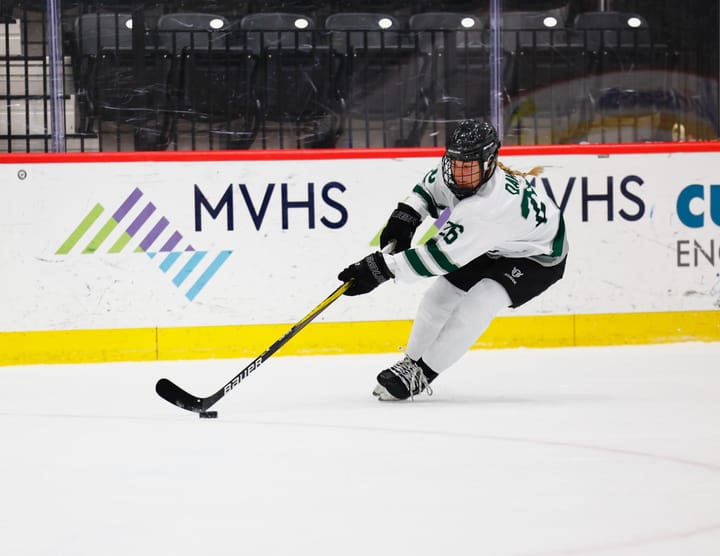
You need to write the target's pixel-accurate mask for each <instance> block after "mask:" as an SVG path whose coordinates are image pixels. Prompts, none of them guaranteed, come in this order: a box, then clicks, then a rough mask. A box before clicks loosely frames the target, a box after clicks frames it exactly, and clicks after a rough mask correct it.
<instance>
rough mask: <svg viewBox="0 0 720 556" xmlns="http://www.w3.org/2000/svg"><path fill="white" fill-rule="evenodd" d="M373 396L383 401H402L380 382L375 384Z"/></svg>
mask: <svg viewBox="0 0 720 556" xmlns="http://www.w3.org/2000/svg"><path fill="white" fill-rule="evenodd" d="M373 396H375V397H376V398H377V399H378V400H380V401H381V402H397V401H400V399H399V398H396V397H395V396H393V395H392V394H391V393H390V392H388V391H387V390H386V389H385V387H384V386H381V385H380V384H378V385H377V386H375V389H374V390H373Z"/></svg>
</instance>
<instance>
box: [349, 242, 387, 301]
mask: <svg viewBox="0 0 720 556" xmlns="http://www.w3.org/2000/svg"><path fill="white" fill-rule="evenodd" d="M390 278H395V276H393V273H392V272H390V269H389V268H388V267H387V265H386V264H385V259H383V256H382V253H380V252H379V251H376V252H375V253H371V254H370V255H368V256H367V257H365V258H364V259H362V260H360V261H358V262H356V263H355V264H351V265H350V266H349V267H347V268H346V269H345V270H343V271H342V272H341V273H340V274H338V280H342V281H343V282H349V281H350V280H352V281H353V284H352V286H350V289H348V291H346V292H345V295H362V294H364V293H368V292H371V291H372V290H374V289H375V288H377V287H378V286H379V285H380V284H382V283H383V282H385V281H387V280H389V279H390Z"/></svg>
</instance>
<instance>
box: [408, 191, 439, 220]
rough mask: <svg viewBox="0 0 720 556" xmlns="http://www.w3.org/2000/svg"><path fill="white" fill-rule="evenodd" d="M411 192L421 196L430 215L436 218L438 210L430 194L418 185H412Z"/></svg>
mask: <svg viewBox="0 0 720 556" xmlns="http://www.w3.org/2000/svg"><path fill="white" fill-rule="evenodd" d="M413 193H417V194H418V195H420V197H422V199H423V201H425V204H426V205H427V209H428V212H429V213H430V216H432V217H433V218H437V217H438V214H439V211H438V206H437V204H436V203H435V200H434V199H433V198H432V197H431V196H430V194H429V193H428V192H427V191H425V189H423V188H422V186H420V185H416V186H415V187H413Z"/></svg>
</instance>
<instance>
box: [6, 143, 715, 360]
mask: <svg viewBox="0 0 720 556" xmlns="http://www.w3.org/2000/svg"><path fill="white" fill-rule="evenodd" d="M441 154H442V151H439V150H431V149H412V150H409V149H408V150H362V149H361V150H336V151H258V152H226V153H225V152H217V151H215V152H209V153H101V154H65V155H4V156H2V157H1V158H0V176H2V183H3V185H4V188H3V191H4V193H5V198H4V202H3V203H2V206H1V207H0V230H1V231H2V236H3V242H2V247H0V262H1V263H2V276H3V278H2V283H3V286H4V287H3V288H2V289H1V290H0V292H1V293H0V296H2V299H1V300H0V302H1V306H2V311H1V312H0V353H2V355H0V364H15V363H37V362H60V361H64V362H70V361H72V362H77V361H117V360H153V359H180V358H215V357H218V358H220V357H250V356H254V355H257V354H258V353H260V352H262V351H263V350H264V349H265V348H266V347H268V345H270V344H271V343H272V342H273V341H275V340H276V339H277V338H278V337H279V336H281V335H282V334H283V333H284V332H285V331H286V330H287V329H288V328H289V327H290V326H291V325H292V324H293V323H294V322H296V321H298V320H300V319H301V318H302V317H303V316H304V315H305V314H306V313H308V312H309V311H310V310H311V309H312V308H313V307H314V306H315V305H317V304H318V303H319V302H320V301H322V299H324V297H325V296H327V295H328V294H330V293H331V292H332V291H333V290H334V289H335V287H337V285H338V282H337V280H336V275H337V273H338V271H339V270H341V269H342V268H343V267H344V266H346V265H347V264H349V263H351V262H354V261H355V260H357V259H359V258H361V257H363V256H364V255H365V254H367V253H368V252H370V251H372V250H374V249H376V243H377V235H378V232H379V231H380V230H381V228H382V226H383V225H384V222H385V220H386V218H387V216H388V215H389V214H390V212H391V211H392V209H393V208H394V206H395V204H396V203H397V201H399V200H402V198H403V197H404V196H405V195H407V194H408V193H409V191H410V190H411V189H412V187H413V186H414V185H415V184H416V183H417V182H418V181H420V180H421V179H422V177H423V176H424V175H425V174H426V173H427V172H428V171H431V170H432V169H434V168H435V167H436V166H437V163H438V162H439V157H440V155H441ZM501 160H502V161H503V162H504V163H505V164H506V165H508V166H511V167H514V168H517V169H519V170H528V169H530V168H531V167H534V166H537V165H541V166H543V167H544V168H545V171H544V172H543V174H542V175H541V176H540V177H539V178H536V179H535V187H538V188H543V189H545V191H547V192H548V193H549V194H550V195H551V197H552V198H553V199H554V200H555V202H556V203H557V204H558V205H559V206H561V207H562V208H563V210H564V213H565V220H566V227H567V233H568V238H569V241H570V256H569V259H568V265H567V271H566V276H565V278H564V279H563V280H562V281H561V282H559V283H558V284H556V285H555V286H553V287H552V288H551V289H550V290H549V291H548V292H546V294H545V295H543V296H541V297H540V298H538V299H536V300H533V301H532V302H530V303H529V304H527V305H526V306H524V307H522V308H520V309H519V310H517V311H509V310H508V311H507V312H504V313H502V314H501V316H500V317H499V318H498V319H496V321H495V322H494V323H493V324H492V326H491V328H490V330H488V332H487V334H485V335H484V336H483V337H482V338H481V339H480V340H479V341H478V343H477V347H516V346H528V347H537V346H571V345H603V344H623V343H658V342H676V341H688V340H709V341H713V340H715V341H716V340H720V314H719V313H718V310H719V308H720V185H719V184H720V174H718V172H717V171H716V168H718V167H719V165H718V162H720V146H715V145H713V144H702V143H685V144H662V145H622V146H621V145H602V146H601V145H579V146H577V145H576V146H566V147H562V146H557V147H509V148H503V149H502V151H501ZM450 218H452V216H451V215H450ZM430 224H432V223H431V222H427V223H426V225H425V226H424V227H423V228H421V229H420V230H419V231H418V233H417V234H416V239H417V240H420V241H421V240H423V239H425V238H427V237H428V236H429V235H430V234H431V233H432V232H433V229H432V228H430V227H429V225H430ZM427 285H428V282H427V281H421V282H419V283H416V284H413V285H411V286H403V285H400V284H385V285H383V286H382V287H380V288H378V289H377V290H376V291H375V292H373V293H372V294H370V295H366V296H362V297H359V298H341V299H339V300H338V301H337V302H335V303H334V304H333V305H332V306H331V307H330V308H328V310H327V311H325V312H324V313H323V314H322V315H321V316H320V317H319V318H318V319H317V321H316V323H313V324H312V325H310V326H309V327H308V328H307V329H306V330H304V331H303V332H302V333H301V334H299V335H298V336H297V337H296V338H294V339H293V340H292V341H291V342H290V343H289V344H288V345H287V346H286V347H285V348H283V350H282V352H281V353H286V354H316V353H366V352H383V351H394V350H399V349H402V348H403V346H404V342H405V341H406V338H407V334H408V331H409V328H410V324H411V321H412V318H413V317H414V312H415V308H416V306H417V302H418V300H419V297H420V296H421V295H422V292H423V291H424V289H425V288H426V287H427Z"/></svg>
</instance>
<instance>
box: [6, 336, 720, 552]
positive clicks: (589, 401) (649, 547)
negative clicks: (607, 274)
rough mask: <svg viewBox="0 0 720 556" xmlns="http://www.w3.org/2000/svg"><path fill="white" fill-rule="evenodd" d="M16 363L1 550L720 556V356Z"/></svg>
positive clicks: (609, 352) (691, 352)
mask: <svg viewBox="0 0 720 556" xmlns="http://www.w3.org/2000/svg"><path fill="white" fill-rule="evenodd" d="M396 359H397V356H395V355H393V354H389V355H388V354H385V355H367V356H326V357H274V358H272V359H270V360H269V361H268V362H267V363H266V364H265V365H263V366H262V367H260V368H259V369H258V370H257V371H256V372H255V373H253V374H252V375H251V376H250V377H249V378H248V379H247V380H246V381H244V382H243V383H242V384H241V385H240V386H238V387H237V388H236V389H235V390H233V391H232V392H231V393H230V394H229V395H228V396H226V397H225V398H224V399H223V400H221V401H220V402H219V403H218V404H217V405H216V406H215V407H214V408H213V409H217V410H218V412H219V418H218V419H216V420H206V419H202V420H201V419H198V417H197V415H195V414H191V413H188V412H185V411H183V410H180V409H178V408H176V407H174V406H172V405H170V404H168V403H167V402H165V401H164V400H162V399H160V398H159V397H158V396H157V395H156V394H155V391H154V384H155V381H156V380H157V379H158V378H160V377H162V376H167V377H168V378H170V379H172V380H174V381H176V382H177V383H178V384H179V385H180V386H182V387H184V388H186V389H187V390H189V391H190V392H193V393H196V394H198V395H207V394H210V393H212V392H213V391H214V390H215V389H217V388H219V387H220V385H222V384H223V383H224V382H225V381H226V380H228V379H229V378H231V377H232V376H233V375H234V374H235V373H236V372H238V371H239V370H240V369H242V367H243V366H244V365H245V364H246V363H247V362H249V361H246V360H243V361H227V360H225V361H192V362H162V363H123V364H103V365H72V366H70V365H62V366H60V365H58V366H29V367H3V368H0V408H1V409H0V449H1V450H2V452H1V453H2V457H0V554H2V555H4V556H21V555H22V556H64V555H68V556H70V555H72V556H110V555H112V556H114V555H117V556H130V555H133V556H137V555H148V556H155V555H173V556H184V555H193V556H196V555H203V554H207V555H212V556H222V555H241V554H242V555H247V556H265V555H268V556H270V555H272V556H282V555H293V556H295V555H313V556H325V555H332V556H344V555H363V556H367V555H381V556H382V555H386V554H387V555H412V556H423V555H428V556H430V555H432V556H439V555H449V556H455V555H483V556H511V555H512V556H563V555H585V554H591V555H595V554H607V555H612V556H678V555H682V556H716V555H717V554H720V363H719V362H720V343H708V344H701V343H689V344H670V345H662V346H635V347H615V348H568V349H537V350H530V349H513V350H483V351H474V352H471V353H470V354H468V355H467V356H466V357H465V358H464V359H463V360H462V361H461V362H460V363H458V364H457V365H456V366H455V367H453V368H452V369H449V370H448V371H447V372H446V373H445V374H443V375H442V376H441V377H439V378H438V380H437V381H436V382H435V383H434V384H433V386H434V390H435V393H434V395H433V396H432V397H427V396H422V397H419V398H417V399H416V400H415V401H414V402H403V403H382V402H378V401H377V400H375V399H374V398H373V397H372V396H371V394H370V393H371V390H372V388H373V385H374V377H375V374H376V373H377V371H379V370H380V369H381V368H383V367H384V366H386V365H387V364H389V363H392V362H394V361H395V360H396Z"/></svg>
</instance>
